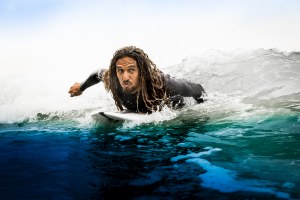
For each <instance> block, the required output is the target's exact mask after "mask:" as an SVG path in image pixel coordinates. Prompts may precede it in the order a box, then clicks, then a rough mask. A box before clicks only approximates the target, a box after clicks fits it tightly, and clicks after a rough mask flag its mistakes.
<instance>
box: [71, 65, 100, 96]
mask: <svg viewBox="0 0 300 200" xmlns="http://www.w3.org/2000/svg"><path fill="white" fill-rule="evenodd" d="M104 71H105V70H104V69H101V70H97V71H95V72H93V73H92V74H91V75H90V76H89V77H88V78H87V79H86V80H85V81H84V82H83V83H81V84H80V83H75V84H74V85H72V87H71V88H70V90H69V94H70V96H71V97H74V96H79V95H81V94H82V92H83V91H84V90H85V89H87V88H89V87H91V86H92V85H95V84H97V83H99V82H100V81H102V74H103V73H104Z"/></svg>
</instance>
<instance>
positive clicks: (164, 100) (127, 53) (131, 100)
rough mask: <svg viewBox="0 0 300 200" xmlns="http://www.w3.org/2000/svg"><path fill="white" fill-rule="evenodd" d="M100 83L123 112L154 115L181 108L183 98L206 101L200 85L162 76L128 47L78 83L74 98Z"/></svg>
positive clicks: (142, 55) (136, 50)
mask: <svg viewBox="0 0 300 200" xmlns="http://www.w3.org/2000/svg"><path fill="white" fill-rule="evenodd" d="M100 81H103V82H104V85H105V89H106V90H107V91H108V92H111V93H112V96H113V99H114V100H115V104H116V106H117V108H118V109H119V110H121V111H122V110H124V107H125V108H126V109H127V110H129V111H131V112H139V113H151V112H153V111H157V110H161V108H162V107H163V106H164V105H168V106H170V107H172V108H180V107H182V106H183V105H184V103H183V97H193V98H194V99H195V100H196V101H197V102H198V103H201V102H203V95H205V91H204V89H203V87H202V86H201V85H200V84H195V83H192V82H188V81H186V80H177V79H174V78H171V77H170V76H169V75H167V74H164V73H162V72H161V71H160V70H159V69H157V68H156V65H155V64H154V63H153V62H152V61H151V60H150V58H149V57H148V55H147V54H146V53H144V51H143V50H142V49H139V48H137V47H134V46H128V47H124V48H121V49H119V50H118V51H116V52H115V54H114V56H113V58H112V60H111V63H110V66H109V69H108V70H104V69H102V70H99V71H96V72H94V73H92V74H91V75H90V76H89V77H88V79H87V80H86V81H85V82H83V83H82V84H80V83H75V84H74V85H73V86H72V87H71V88H70V90H69V93H70V94H71V97H73V96H79V95H81V94H82V92H83V91H84V90H85V89H86V88H88V87H90V86H92V85H95V84H97V83H99V82H100Z"/></svg>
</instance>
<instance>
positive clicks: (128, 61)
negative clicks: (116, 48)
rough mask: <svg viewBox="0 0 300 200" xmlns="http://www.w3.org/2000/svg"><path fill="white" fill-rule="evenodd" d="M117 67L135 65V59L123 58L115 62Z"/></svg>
mask: <svg viewBox="0 0 300 200" xmlns="http://www.w3.org/2000/svg"><path fill="white" fill-rule="evenodd" d="M116 65H117V66H131V65H135V66H136V65H137V62H136V60H135V59H133V58H130V57H123V58H120V59H119V60H117V62H116Z"/></svg>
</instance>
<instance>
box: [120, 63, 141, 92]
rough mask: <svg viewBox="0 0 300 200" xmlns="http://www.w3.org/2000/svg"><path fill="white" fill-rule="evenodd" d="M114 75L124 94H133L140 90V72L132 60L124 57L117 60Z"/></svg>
mask: <svg viewBox="0 0 300 200" xmlns="http://www.w3.org/2000/svg"><path fill="white" fill-rule="evenodd" d="M116 73H117V77H118V79H119V82H120V85H121V87H122V89H123V92H124V93H126V94H134V93H136V92H137V91H138V90H139V89H140V82H139V74H140V72H139V68H138V66H137V62H136V61H135V60H134V59H133V58H130V57H124V58H120V59H119V60H117V62H116Z"/></svg>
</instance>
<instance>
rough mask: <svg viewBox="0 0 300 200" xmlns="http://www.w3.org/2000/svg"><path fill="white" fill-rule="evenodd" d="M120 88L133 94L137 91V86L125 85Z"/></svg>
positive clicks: (126, 92)
mask: <svg viewBox="0 0 300 200" xmlns="http://www.w3.org/2000/svg"><path fill="white" fill-rule="evenodd" d="M122 90H123V92H124V93H125V94H134V93H136V92H137V87H130V86H126V87H125V88H124V87H122Z"/></svg>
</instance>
